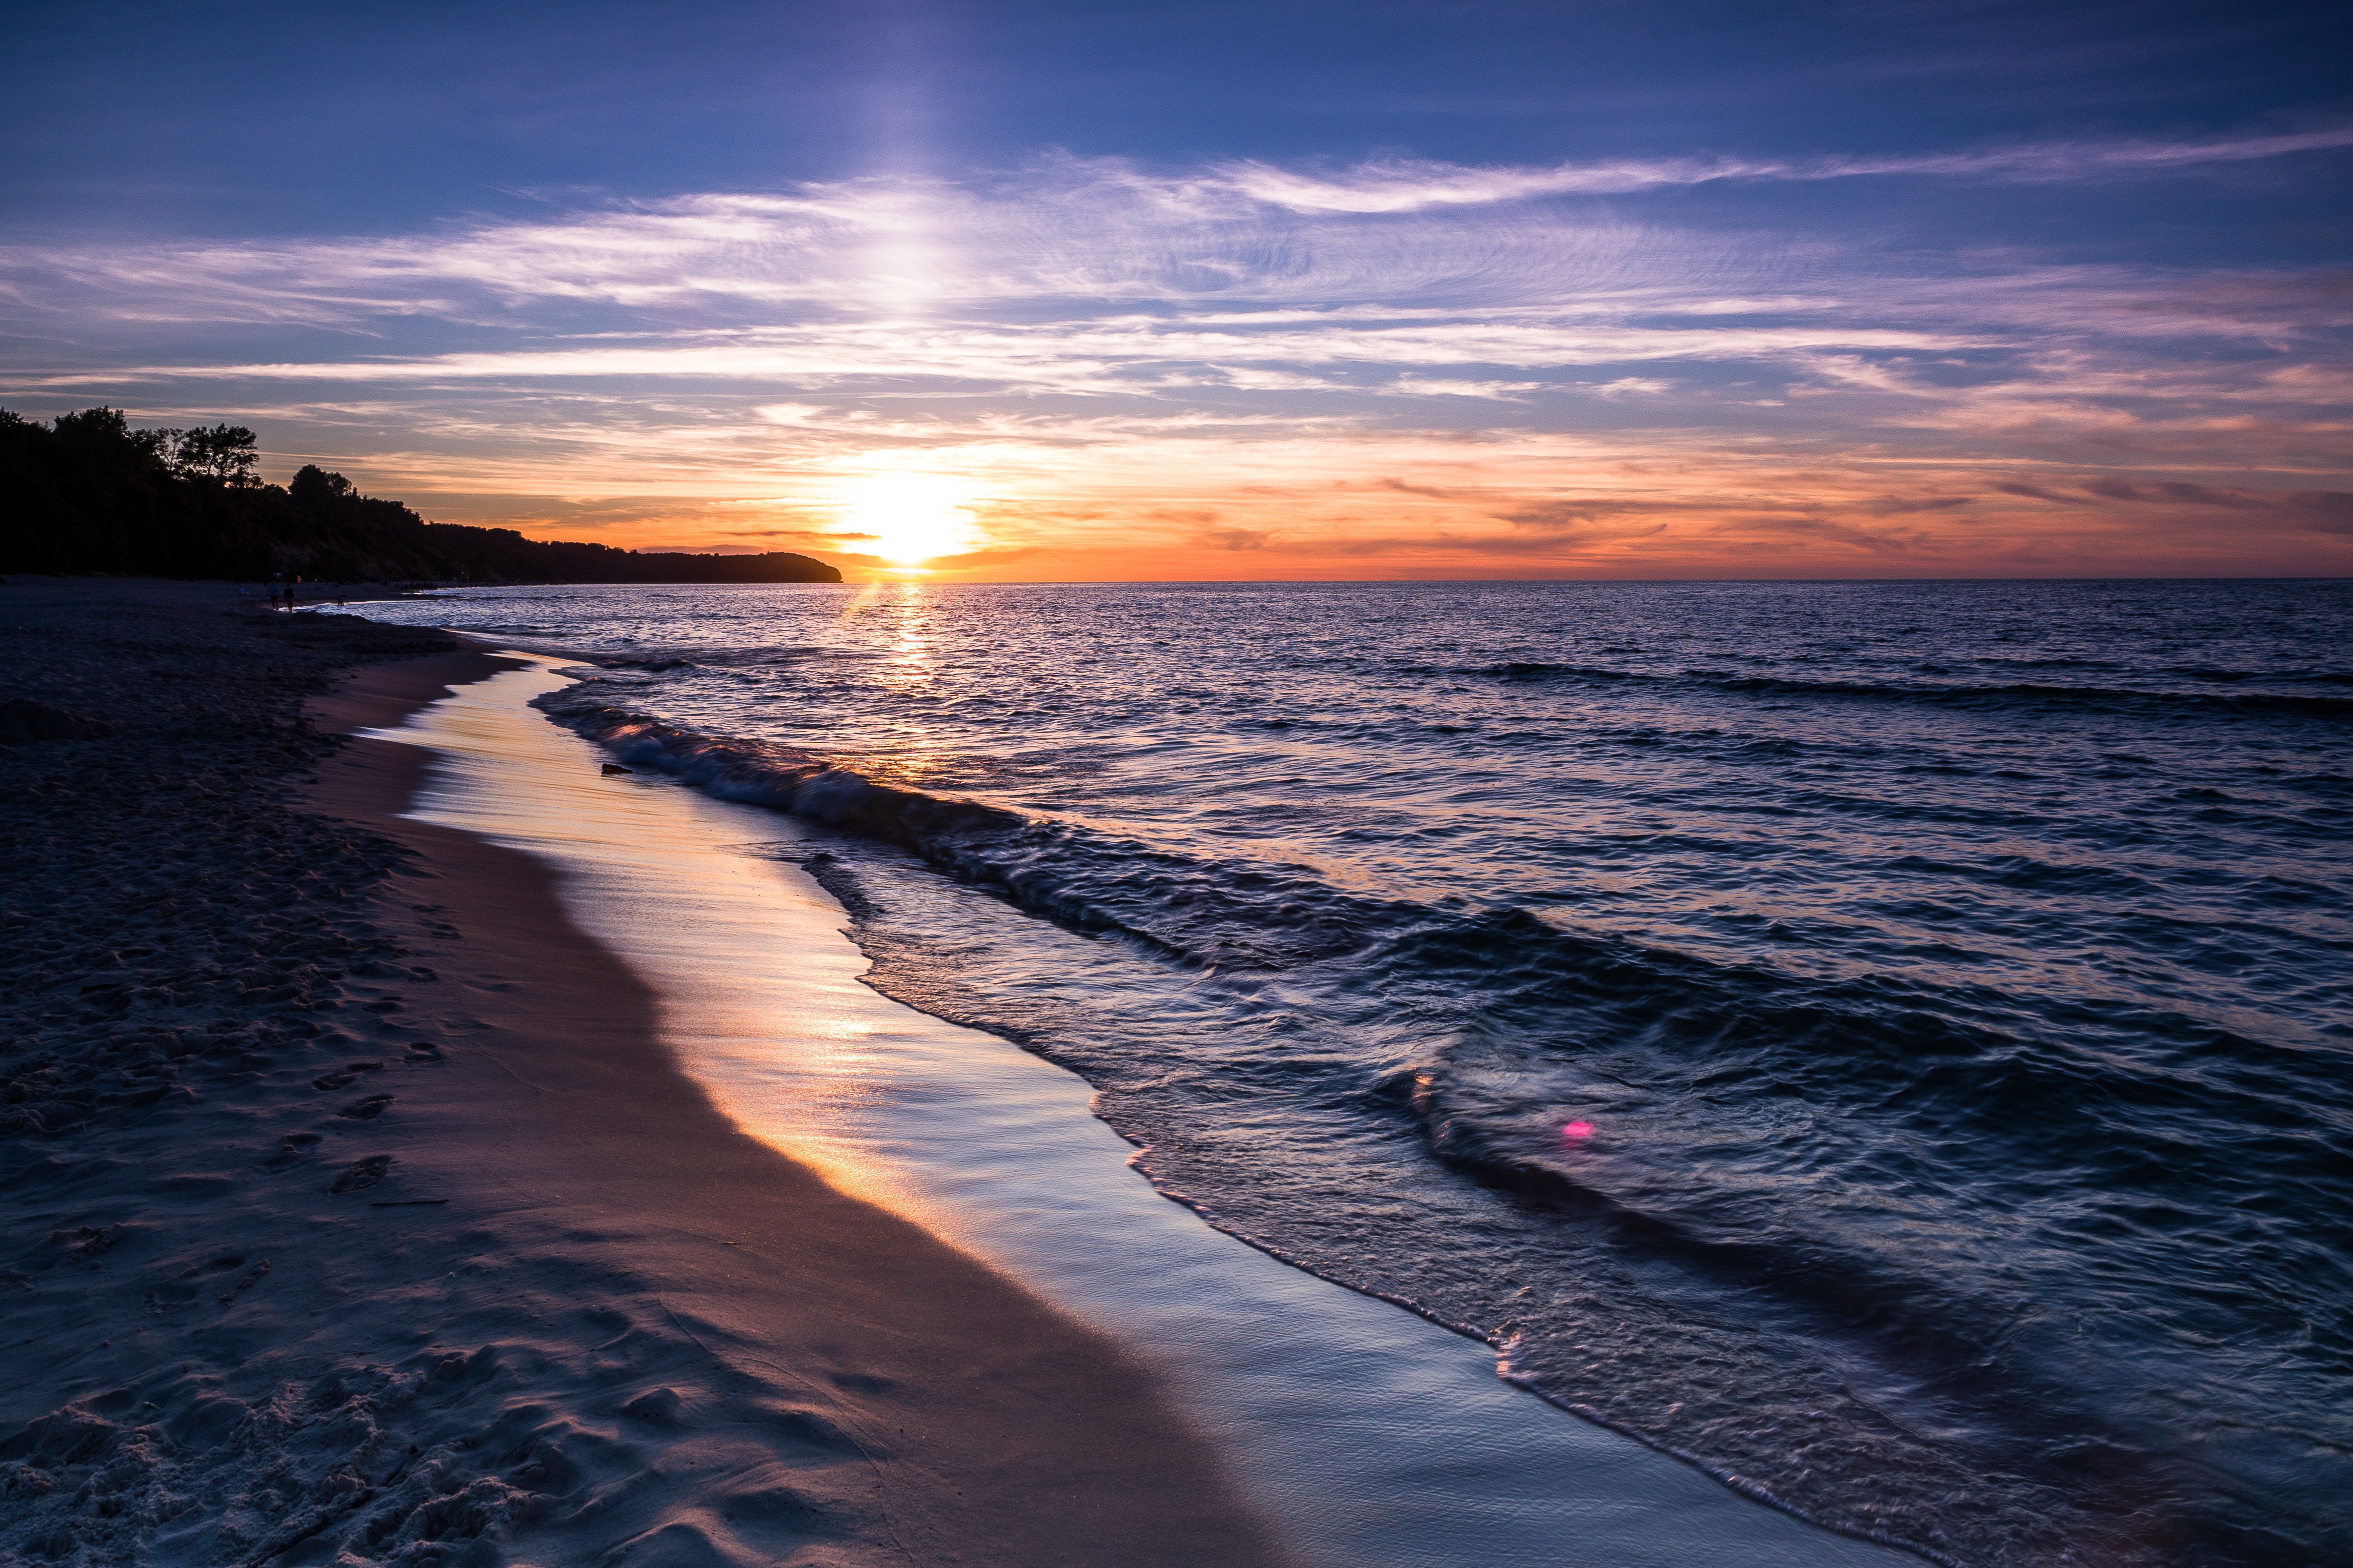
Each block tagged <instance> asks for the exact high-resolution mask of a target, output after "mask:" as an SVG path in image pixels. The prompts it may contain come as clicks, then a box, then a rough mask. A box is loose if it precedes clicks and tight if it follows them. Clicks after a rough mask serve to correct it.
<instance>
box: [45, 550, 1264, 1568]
mask: <svg viewBox="0 0 2353 1568" xmlns="http://www.w3.org/2000/svg"><path fill="white" fill-rule="evenodd" d="M0 610H4V611H5V613H0V622H5V626H6V630H5V641H4V642H0V696H6V697H10V698H16V699H25V700H35V701H37V702H39V703H41V704H44V705H45V706H43V707H41V708H38V709H24V710H15V709H12V710H10V711H9V713H8V714H7V715H5V717H6V718H7V719H8V721H9V722H10V723H11V724H13V725H15V726H16V728H14V729H11V730H9V731H7V734H8V736H9V738H11V739H14V738H15V736H16V735H17V734H19V733H22V734H26V735H28V736H31V737H34V738H29V739H26V740H25V741H23V742H19V743H12V744H7V745H0V821H5V824H6V830H7V835H8V844H9V848H8V853H9V857H10V864H11V875H10V877H9V879H8V882H7V886H6V890H5V895H0V921H5V930H6V932H7V936H8V941H7V944H6V947H5V983H6V986H7V990H6V994H5V1013H6V1016H7V1023H8V1026H9V1027H8V1037H9V1045H8V1047H7V1051H8V1055H7V1058H6V1060H5V1063H0V1072H5V1076H6V1079H7V1080H8V1081H7V1085H6V1089H5V1105H0V1184H5V1193H6V1198H7V1207H6V1221H5V1226H6V1227H5V1237H0V1247H5V1264H0V1268H5V1272H0V1311H5V1330H4V1331H0V1333H4V1334H5V1347H6V1353H5V1371H0V1434H5V1435H6V1436H5V1442H0V1561H10V1560H26V1561H36V1560H37V1561H41V1562H47V1563H93V1564H95V1563H138V1562H156V1563H256V1564H259V1563H330V1562H353V1563H501V1562H520V1563H588V1562H608V1561H610V1562H624V1561H625V1562H628V1563H633V1564H635V1563H654V1564H669V1563H679V1564H685V1563H779V1562H791V1563H840V1564H849V1563H882V1562H890V1563H940V1564H949V1563H1023V1564H1060V1563H1069V1564H1079V1563H1105V1564H1109V1563H1124V1564H1125V1563H1136V1564H1148V1563H1219V1564H1229V1563H1230V1564H1238V1565H1247V1564H1252V1563H1274V1562H1278V1561H1281V1560H1282V1554H1281V1551H1280V1548H1279V1547H1278V1546H1277V1545H1276V1544H1275V1542H1274V1538H1273V1535H1272V1533H1271V1531H1270V1529H1269V1527H1268V1526H1267V1525H1266V1524H1265V1523H1264V1522H1263V1521H1261V1520H1259V1519H1257V1518H1255V1517H1253V1516H1252V1515H1251V1514H1250V1511H1249V1510H1247V1509H1246V1508H1244V1507H1243V1506H1242V1504H1241V1503H1240V1501H1239V1500H1237V1498H1236V1495H1235V1493H1234V1491H1233V1489H1231V1487H1230V1486H1229V1482H1228V1480H1227V1479H1226V1478H1225V1476H1224V1475H1223V1474H1222V1473H1221V1471H1220V1469H1219V1462H1218V1459H1217V1457H1216V1456H1215V1455H1214V1454H1213V1453H1212V1451H1211V1450H1210V1449H1209V1447H1208V1445H1207V1444H1206V1443H1205V1442H1204V1441H1203V1440H1202V1439H1201V1438H1200V1437H1198V1436H1197V1435H1196V1434H1195V1433H1194V1432H1193V1431H1192V1430H1191V1429H1190V1428H1189V1427H1188V1426H1187V1425H1186V1423H1185V1421H1184V1420H1183V1418H1182V1417H1181V1416H1180V1415H1178V1414H1177V1413H1176V1410H1175V1409H1174V1407H1173V1406H1172V1405H1171V1404H1170V1402H1169V1400H1168V1399H1167V1398H1166V1394H1165V1393H1164V1391H1163V1390H1162V1389H1161V1388H1160V1387H1159V1386H1158V1384H1156V1383H1155V1378H1154V1376H1153V1374H1152V1373H1150V1372H1149V1371H1147V1370H1146V1369H1145V1368H1144V1367H1142V1366H1140V1365H1139V1364H1137V1363H1135V1362H1134V1361H1133V1360H1132V1359H1130V1358H1129V1357H1127V1356H1126V1355H1124V1353H1123V1352H1121V1351H1120V1350H1119V1349H1118V1347H1117V1346H1115V1345H1114V1344H1113V1343H1112V1342H1110V1341H1108V1340H1106V1339H1104V1338H1103V1336H1101V1335H1099V1334H1097V1333H1096V1332H1094V1331H1091V1330H1089V1329H1087V1328H1085V1327H1083V1326H1082V1325H1080V1324H1079V1323H1077V1322H1075V1321H1072V1320H1071V1319H1069V1318H1068V1317H1066V1316H1063V1315H1062V1314H1060V1313H1059V1312H1057V1311H1055V1310H1053V1309H1051V1308H1050V1307H1048V1306H1046V1305H1045V1304H1043V1303H1042V1302H1040V1301H1039V1300H1037V1299H1036V1298H1035V1297H1033V1296H1031V1295H1029V1294H1028V1293H1026V1292H1025V1291H1023V1290H1022V1289H1019V1288H1018V1287H1017V1286H1015V1285H1014V1284H1012V1283H1011V1282H1009V1281H1008V1280H1007V1279H1005V1278H1003V1277H1002V1276H1000V1275H998V1274H997V1273H994V1272H992V1271H991V1270H989V1269H988V1268H986V1267H984V1266H983V1265H981V1264H979V1263H977V1262H976V1261H974V1260H973V1259H972V1258H968V1257H967V1256H965V1254H963V1253H960V1252H957V1251H955V1250H952V1249H951V1248H949V1247H946V1246H944V1245H943V1244H942V1243H940V1242H938V1241H936V1240H934V1238H933V1237H930V1236H929V1235H927V1234H926V1233H925V1232H923V1230H921V1229H919V1228H917V1227H915V1226H913V1225H911V1224H909V1223H907V1222H906V1221H904V1220H902V1219H900V1218H897V1217H895V1216H893V1215H889V1214H886V1213H884V1212H882V1211H881V1210H880V1209H877V1208H873V1207H871V1206H869V1205H865V1204H862V1203H860V1202H858V1201H856V1200H854V1199H851V1198H849V1197H846V1196H844V1195H842V1194H840V1193H839V1192H837V1191H835V1190H834V1189H833V1188H831V1187H829V1186H828V1185H826V1184H824V1183H823V1182H821V1181H819V1180H818V1178H817V1177H816V1176H815V1175H814V1174H813V1173H810V1172H809V1171H807V1169H805V1168H803V1167H801V1166H799V1165H797V1164H795V1163H792V1162H790V1161H788V1160H787V1159H786V1158H785V1157H783V1156H782V1155H780V1154H778V1153H776V1152H775V1151H773V1150H771V1149H770V1148H768V1147H766V1146H765V1145H764V1144H761V1143H758V1142H754V1141H753V1140H751V1139H750V1138H747V1137H745V1136H744V1135H743V1134H742V1133H740V1132H739V1131H736V1129H735V1128H734V1127H733V1125H732V1124H731V1123H730V1122H728V1121H726V1119H725V1118H723V1116H721V1115H720V1114H719V1113H718V1111H716V1110H714V1109H713V1108H712V1105H711V1103H710V1102H709V1100H707V1099H706V1098H705V1096H704V1095H703V1093H702V1090H700V1089H697V1088H696V1087H695V1086H694V1085H692V1084H691V1083H690V1082H689V1081H688V1080H687V1079H685V1078H684V1077H683V1076H681V1073H680V1072H679V1071H678V1070H677V1069H676V1068H675V1066H674V1064H673V1063H672V1062H671V1060H670V1058H669V1057H668V1055H667V1054H666V1051H665V1049H664V1047H662V1045H661V1043H660V1041H659V1037H658V1035H657V1033H656V1030H655V1026H654V1014H653V1002H652V998H651V996H650V995H649V993H648V992H647V991H646V989H645V988H644V986H643V985H642V984H640V983H639V982H638V980H637V979H636V978H635V977H634V976H632V975H631V974H630V973H628V970H627V969H626V968H625V967H624V966H623V965H622V964H621V963H618V962H617V960H616V959H615V958H614V957H613V956H612V955H611V954H610V953H609V952H607V951H606V950H604V949H603V948H601V947H599V946H598V944H597V943H596V942H594V941H592V940H591V939H590V938H589V937H588V936H586V934H584V933H583V932H582V931H580V930H579V929H578V928H577V927H576V926H575V924H573V922H572V921H570V920H569V919H568V918H567V917H566V916H565V912H564V910H563V909H562V908H561V906H560V905H559V903H558V902H557V900H556V899H555V896H554V886H553V883H552V880H551V873H549V872H548V871H547V870H545V869H544V868H543V866H542V865H541V864H540V863H539V862H537V861H534V860H533V859H532V858H528V857H526V856H524V855H522V854H521V853H519V852H516V851H513V850H509V849H503V848H500V847H495V846H492V845H490V844H488V843H485V842H483V841H481V840H480V839H477V838H473V837H469V836H466V835H463V834H459V833H455V832H452V831H449V830H447V829H442V828H437V827H433V826H427V825H423V824H418V823H414V822H408V821H403V820H400V819H398V818H397V817H396V816H395V815H394V814H395V813H396V812H397V811H399V810H400V809H401V807H402V806H403V805H405V804H406V800H407V798H408V794H409V792H410V790H411V789H412V788H413V786H414V784H415V783H416V780H417V769H418V768H420V767H421V765H422V763H423V757H424V753H422V752H419V751H418V750H417V749H416V748H413V747H405V746H398V745H393V744H388V743H385V742H377V741H370V740H363V739H340V738H338V736H339V735H340V734H341V733H342V732H344V731H352V730H356V729H361V728H365V727H368V726H372V725H382V724H386V723H390V722H393V721H396V719H397V718H398V717H399V716H400V715H401V714H402V713H403V712H405V711H407V710H409V709H411V708H413V707H415V706H417V704H419V703H421V702H423V701H427V700H430V699H432V698H433V697H435V696H437V695H438V694H439V693H440V692H441V691H442V690H444V689H446V688H447V686H448V683H450V682H451V681H455V680H463V679H472V678H474V677H476V676H478V675H480V674H482V673H486V672H488V671H489V670H491V669H492V668H497V664H496V661H494V660H491V659H490V658H486V657H485V656H483V655H481V654H480V653H478V652H469V651H466V650H463V649H461V648H459V647H457V646H456V645H455V644H454V643H453V641H452V640H451V639H448V638H446V637H438V636H434V635H425V636H420V635H419V634H417V633H413V632H406V631H403V630H400V629H397V628H391V627H385V626H375V625H372V624H369V623H364V622H359V621H356V620H353V619H349V618H340V617H334V616H297V617H283V616H280V617H276V618H274V619H273V618H271V617H269V616H267V615H266V614H265V613H263V612H262V611H261V610H260V609H259V606H258V605H257V604H256V603H255V602H253V601H249V600H248V601H239V600H238V599H237V598H236V597H235V596H233V595H230V594H229V592H228V591H227V589H225V588H223V587H221V586H219V585H217V584H196V585H174V584H146V583H109V582H75V583H56V582H39V581H35V582H26V581H21V580H20V581H18V582H16V583H13V584H9V585H7V586H5V587H0ZM386 659H391V660H396V661H397V662H391V663H386V662H383V661H385V660H386ZM354 666H364V668H360V669H358V670H357V672H356V673H352V671H353V667H354ZM339 676H340V677H341V678H342V679H337V678H338V677H339ZM306 702H307V703H308V704H309V708H308V710H307V711H308V718H307V719H306V718H305V717H304V713H305V710H304V707H303V705H304V704H305V703H306ZM42 736H47V737H51V738H39V737H42Z"/></svg>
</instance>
